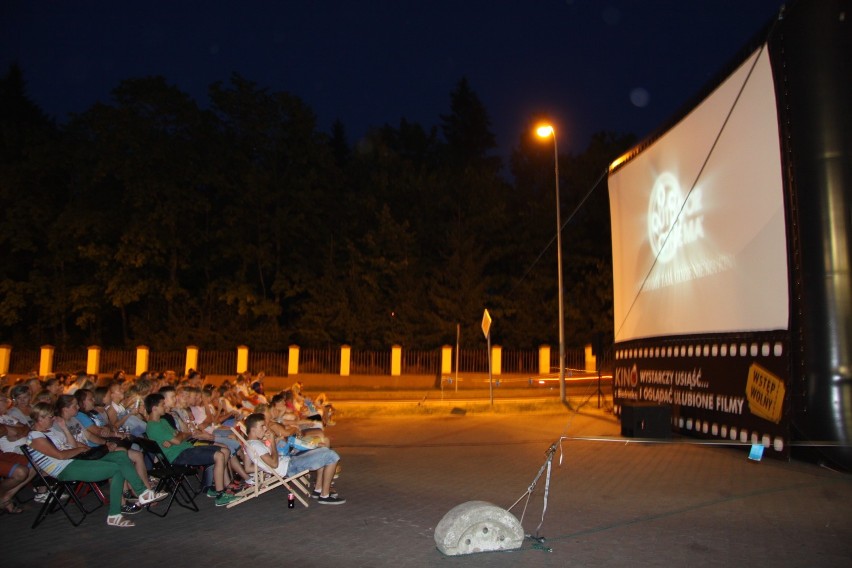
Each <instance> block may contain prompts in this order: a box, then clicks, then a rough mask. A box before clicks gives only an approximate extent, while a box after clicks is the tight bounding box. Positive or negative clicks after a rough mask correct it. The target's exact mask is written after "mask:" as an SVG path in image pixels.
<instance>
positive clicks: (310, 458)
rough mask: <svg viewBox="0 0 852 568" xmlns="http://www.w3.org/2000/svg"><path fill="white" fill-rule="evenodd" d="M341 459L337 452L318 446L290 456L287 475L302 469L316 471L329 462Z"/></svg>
mask: <svg viewBox="0 0 852 568" xmlns="http://www.w3.org/2000/svg"><path fill="white" fill-rule="evenodd" d="M339 461H340V456H339V455H337V452H335V451H334V450H330V449H328V448H317V449H315V450H310V451H307V452H304V453H301V454H298V455H295V456H290V465H289V466H288V467H287V475H295V474H297V473H299V472H300V471H305V470H306V469H307V470H309V471H315V470H317V469H321V468H323V467H325V466H327V465H329V464H332V463H337V462H339Z"/></svg>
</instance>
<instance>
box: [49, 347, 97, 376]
mask: <svg viewBox="0 0 852 568" xmlns="http://www.w3.org/2000/svg"><path fill="white" fill-rule="evenodd" d="M88 358H89V354H88V352H87V351H86V350H85V349H73V350H69V351H55V352H54V353H53V371H54V372H55V373H69V374H70V373H76V372H78V371H80V370H82V371H85V370H86V362H87V360H88Z"/></svg>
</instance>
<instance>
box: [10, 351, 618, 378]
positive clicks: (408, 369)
mask: <svg viewBox="0 0 852 568" xmlns="http://www.w3.org/2000/svg"><path fill="white" fill-rule="evenodd" d="M39 360H40V352H39V351H36V350H20V351H18V350H13V351H12V352H11V358H10V362H9V363H10V364H9V372H10V373H12V374H16V375H27V374H29V373H31V372H33V371H38V370H39ZM53 362H54V364H53V370H54V372H57V373H74V372H77V371H79V370H85V369H86V363H87V352H86V350H80V349H77V350H65V351H56V352H54V358H53ZM148 362H149V364H148V368H149V369H150V370H151V371H160V372H161V371H166V370H173V371H175V372H177V373H178V374H182V373H183V371H184V369H185V366H186V352H185V351H151V352H149V361H148ZM288 363H289V353H288V352H287V351H249V354H248V371H250V372H251V373H252V374H256V373H259V372H261V371H263V372H264V373H266V375H268V376H271V377H285V376H287V375H288V374H289V373H288ZM598 363H599V365H600V367H601V369H607V368H611V365H612V348H611V347H610V348H608V349H606V351H605V352H604V353H601V354H599V356H598ZM401 364H402V368H401V372H402V374H405V375H437V374H439V373H440V371H441V350H440V349H433V350H427V351H408V350H405V349H403V350H402V361H401ZM538 364H539V351H538V350H536V349H530V350H513V349H503V350H502V364H501V367H502V373H503V374H522V375H530V376H533V375H538V373H539V368H538ZM451 366H452V368H453V370H455V367H456V357H455V353H453V355H452V365H451ZM565 366H566V368H568V369H583V368H585V353H584V350H583V349H568V350H566V352H565ZM236 368H237V352H236V350H232V351H203V350H200V351H199V352H198V369H197V370H199V371H201V372H202V373H204V374H206V375H233V374H236ZM118 370H124V371H126V372H127V373H129V374H133V373H135V370H136V351H135V350H120V349H115V350H105V351H102V352H101V360H100V372H101V373H104V374H112V373H114V372H115V371H118ZM349 370H350V374H353V375H390V373H391V350H390V349H387V350H384V351H362V350H352V351H350V365H349ZM558 370H559V351H558V349H551V351H550V372H551V373H556V372H558ZM458 372H460V373H487V372H488V353H487V351H486V349H461V350H459V353H458ZM299 373H315V374H331V375H338V374H340V348H339V347H327V348H303V349H301V350H300V352H299Z"/></svg>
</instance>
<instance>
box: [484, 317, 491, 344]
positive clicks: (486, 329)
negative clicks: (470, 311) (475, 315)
mask: <svg viewBox="0 0 852 568" xmlns="http://www.w3.org/2000/svg"><path fill="white" fill-rule="evenodd" d="M489 331H491V314H489V313H488V310H485V311H484V312H483V313H482V335H484V336H485V339H488V332H489Z"/></svg>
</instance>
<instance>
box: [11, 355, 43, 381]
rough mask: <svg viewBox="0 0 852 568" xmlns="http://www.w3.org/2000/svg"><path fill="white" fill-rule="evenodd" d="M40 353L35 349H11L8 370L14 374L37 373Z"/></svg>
mask: <svg viewBox="0 0 852 568" xmlns="http://www.w3.org/2000/svg"><path fill="white" fill-rule="evenodd" d="M39 360H40V353H39V352H38V351H36V350H22V351H16V350H13V351H12V357H11V360H10V361H9V372H10V373H12V374H14V375H29V374H30V373H33V372H34V373H38V367H39Z"/></svg>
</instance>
